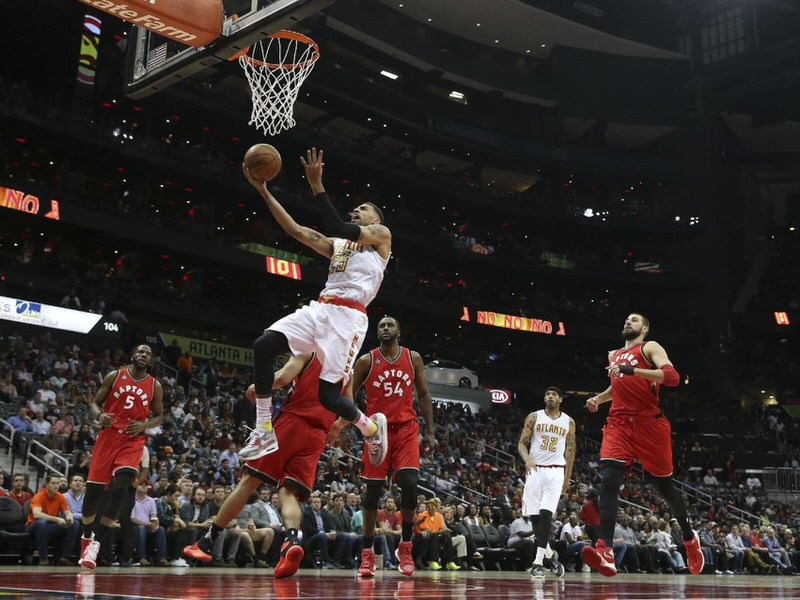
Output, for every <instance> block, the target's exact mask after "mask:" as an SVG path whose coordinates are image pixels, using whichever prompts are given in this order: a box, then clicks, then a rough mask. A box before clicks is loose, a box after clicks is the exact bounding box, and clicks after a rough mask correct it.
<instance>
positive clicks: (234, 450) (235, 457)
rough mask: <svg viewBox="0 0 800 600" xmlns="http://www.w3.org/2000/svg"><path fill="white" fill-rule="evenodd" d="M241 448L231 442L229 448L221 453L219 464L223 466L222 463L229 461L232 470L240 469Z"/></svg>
mask: <svg viewBox="0 0 800 600" xmlns="http://www.w3.org/2000/svg"><path fill="white" fill-rule="evenodd" d="M238 452H239V448H238V446H237V445H236V442H231V443H230V444H228V447H227V448H226V449H225V450H223V451H222V452H220V453H219V458H218V459H217V464H220V465H221V464H222V461H224V460H227V461H228V464H229V465H230V467H231V468H232V469H238V468H239V453H238Z"/></svg>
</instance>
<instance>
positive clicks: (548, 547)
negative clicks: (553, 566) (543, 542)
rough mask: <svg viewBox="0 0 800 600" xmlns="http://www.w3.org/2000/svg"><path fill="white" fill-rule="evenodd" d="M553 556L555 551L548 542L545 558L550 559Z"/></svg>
mask: <svg viewBox="0 0 800 600" xmlns="http://www.w3.org/2000/svg"><path fill="white" fill-rule="evenodd" d="M552 556H553V549H552V548H551V547H550V542H547V547H546V548H544V557H545V558H550V557H552Z"/></svg>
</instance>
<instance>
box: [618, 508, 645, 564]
mask: <svg viewBox="0 0 800 600" xmlns="http://www.w3.org/2000/svg"><path fill="white" fill-rule="evenodd" d="M632 523H633V519H631V517H630V516H629V515H622V516H621V517H620V518H619V519H618V520H617V526H616V527H615V528H614V562H615V563H616V565H617V570H621V569H624V570H626V571H627V572H629V573H641V571H642V567H641V564H642V563H641V561H640V560H639V548H638V546H639V542H638V541H637V540H636V534H635V533H634V531H633V529H632V528H631V524H632Z"/></svg>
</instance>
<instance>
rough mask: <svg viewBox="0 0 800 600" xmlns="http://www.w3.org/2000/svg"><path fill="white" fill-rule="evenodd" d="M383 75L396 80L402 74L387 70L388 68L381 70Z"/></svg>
mask: <svg viewBox="0 0 800 600" xmlns="http://www.w3.org/2000/svg"><path fill="white" fill-rule="evenodd" d="M381 75H383V76H384V77H388V78H389V79H392V80H395V79H397V78H398V77H400V75H397V74H396V73H392V72H391V71H386V70H384V71H381Z"/></svg>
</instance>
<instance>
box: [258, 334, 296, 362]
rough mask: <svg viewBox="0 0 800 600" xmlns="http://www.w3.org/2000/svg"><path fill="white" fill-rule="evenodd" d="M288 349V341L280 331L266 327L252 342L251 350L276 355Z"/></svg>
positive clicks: (260, 353)
mask: <svg viewBox="0 0 800 600" xmlns="http://www.w3.org/2000/svg"><path fill="white" fill-rule="evenodd" d="M288 350H289V342H288V340H287V339H286V336H285V335H283V334H282V333H281V332H280V331H271V330H269V329H267V330H266V331H265V332H264V333H263V335H261V336H260V337H259V338H257V339H256V341H255V342H253V352H254V353H256V354H259V355H264V356H278V355H279V354H283V353H284V352H286V351H288Z"/></svg>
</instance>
